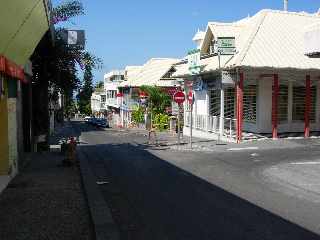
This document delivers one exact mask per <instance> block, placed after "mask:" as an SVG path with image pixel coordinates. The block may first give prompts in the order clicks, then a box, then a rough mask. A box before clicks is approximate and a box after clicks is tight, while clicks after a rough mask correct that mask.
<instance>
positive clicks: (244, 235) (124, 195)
mask: <svg viewBox="0 0 320 240" xmlns="http://www.w3.org/2000/svg"><path fill="white" fill-rule="evenodd" d="M73 125H74V128H75V129H76V131H77V132H78V134H79V135H81V137H80V139H81V142H82V144H81V146H80V147H81V149H82V150H83V151H84V152H85V153H86V156H87V157H88V159H89V161H90V164H91V167H92V169H94V171H95V173H96V176H97V180H101V179H99V176H104V178H105V179H104V180H105V181H106V182H107V184H105V185H104V186H102V187H101V191H102V192H103V194H104V196H105V199H106V201H107V202H108V204H109V205H110V208H111V211H112V213H113V217H114V219H115V220H116V222H117V223H118V225H119V229H120V232H121V238H122V239H139V240H144V239H146V240H147V239H148V240H150V239H153V240H158V239H159V240H166V239H170V240H171V239H174V240H176V239H181V240H188V239H195V240H200V239H201V240H202V239H210V240H212V239H219V240H220V239H257V240H263V239H270V240H271V239H272V240H280V239H290V240H295V239H299V240H300V239H308V240H311V239H320V235H319V234H320V189H319V184H318V183H320V177H319V175H320V174H318V173H320V172H319V171H320V168H319V166H320V165H319V164H320V163H319V159H320V158H319V154H320V146H319V144H320V141H319V142H318V140H313V141H311V142H310V144H305V145H303V144H302V145H301V147H299V148H285V147H283V148H276V149H272V148H270V147H269V148H266V149H263V148H262V149H254V148H253V149H250V148H249V149H243V150H239V151H238V150H237V151H228V149H227V148H228V146H225V148H226V150H225V151H221V149H220V151H217V152H207V153H206V152H199V151H197V152H192V151H173V150H170V149H168V148H166V147H151V146H148V145H147V144H146V137H145V136H143V135H141V134H138V133H135V132H130V131H120V130H115V129H107V130H101V129H95V128H94V127H91V126H87V125H86V124H85V123H81V122H74V123H73ZM240 146H241V145H240ZM318 170H319V171H318ZM105 176H107V177H105ZM106 178H107V179H106ZM318 180H319V181H318Z"/></svg>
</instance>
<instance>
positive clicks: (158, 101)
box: [140, 85, 171, 114]
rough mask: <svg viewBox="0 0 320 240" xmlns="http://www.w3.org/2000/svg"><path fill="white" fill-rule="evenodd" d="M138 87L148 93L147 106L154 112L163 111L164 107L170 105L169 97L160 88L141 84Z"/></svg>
mask: <svg viewBox="0 0 320 240" xmlns="http://www.w3.org/2000/svg"><path fill="white" fill-rule="evenodd" d="M140 89H141V91H143V92H146V93H147V94H148V96H149V97H148V100H149V107H151V108H152V112H153V113H154V114H158V113H164V112H165V109H166V107H168V106H170V105H171V97H170V96H169V95H168V94H167V93H166V92H165V91H164V90H163V89H162V88H160V87H156V86H147V85H143V86H141V87H140Z"/></svg>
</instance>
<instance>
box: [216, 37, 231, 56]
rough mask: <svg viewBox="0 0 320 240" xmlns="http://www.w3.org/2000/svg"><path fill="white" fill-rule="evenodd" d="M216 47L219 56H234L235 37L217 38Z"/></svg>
mask: <svg viewBox="0 0 320 240" xmlns="http://www.w3.org/2000/svg"><path fill="white" fill-rule="evenodd" d="M217 47H218V52H219V53H220V54H221V55H234V54H235V52H236V39H235V37H218V39H217Z"/></svg>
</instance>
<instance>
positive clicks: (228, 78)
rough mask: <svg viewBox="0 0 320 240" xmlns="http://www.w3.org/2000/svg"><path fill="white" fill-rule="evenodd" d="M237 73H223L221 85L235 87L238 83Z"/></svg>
mask: <svg viewBox="0 0 320 240" xmlns="http://www.w3.org/2000/svg"><path fill="white" fill-rule="evenodd" d="M236 76H237V74H236V73H233V72H230V71H221V83H222V84H223V85H234V83H235V82H236Z"/></svg>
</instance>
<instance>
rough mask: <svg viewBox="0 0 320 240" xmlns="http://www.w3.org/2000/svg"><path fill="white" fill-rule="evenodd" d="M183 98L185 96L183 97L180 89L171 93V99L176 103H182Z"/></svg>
mask: <svg viewBox="0 0 320 240" xmlns="http://www.w3.org/2000/svg"><path fill="white" fill-rule="evenodd" d="M185 99H186V97H185V95H184V93H183V92H181V91H178V92H176V93H175V94H174V95H173V100H174V101H175V102H176V103H178V104H182V103H183V102H184V100H185Z"/></svg>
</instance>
